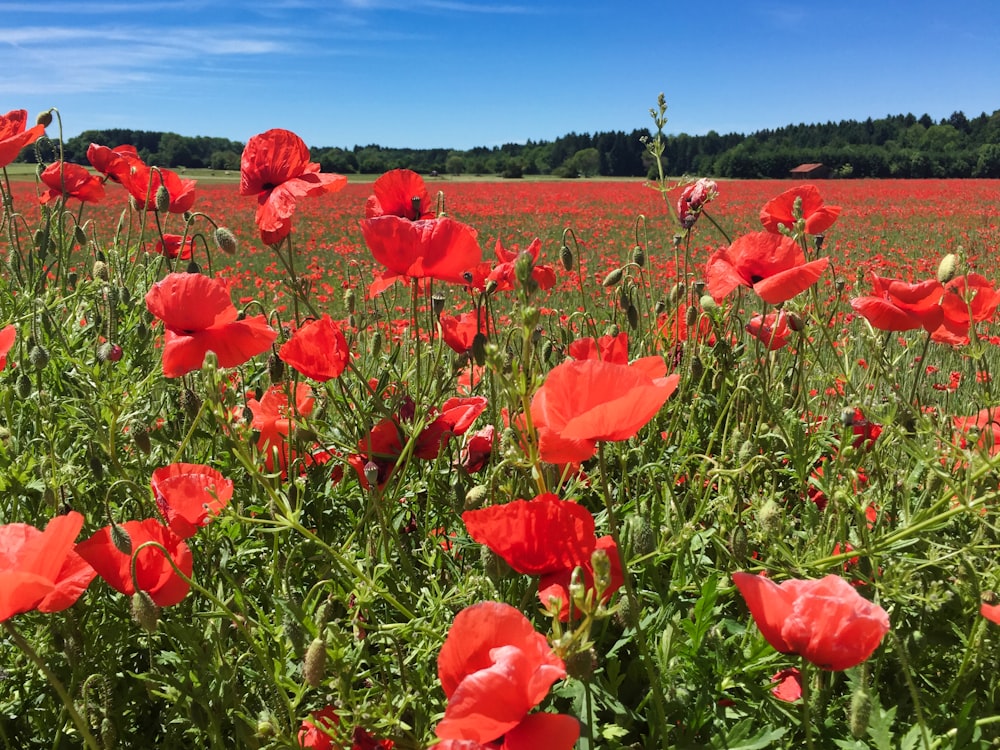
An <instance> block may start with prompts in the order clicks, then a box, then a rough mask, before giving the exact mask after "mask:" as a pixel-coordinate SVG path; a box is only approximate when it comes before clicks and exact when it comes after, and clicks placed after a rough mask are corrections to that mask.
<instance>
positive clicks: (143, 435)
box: [129, 422, 153, 456]
mask: <svg viewBox="0 0 1000 750" xmlns="http://www.w3.org/2000/svg"><path fill="white" fill-rule="evenodd" d="M129 434H130V435H131V436H132V442H133V443H134V444H135V447H136V448H138V449H139V452H140V453H142V454H143V455H146V456H148V455H149V452H150V450H152V448H153V446H152V445H151V444H150V442H149V427H148V426H147V425H144V424H141V423H139V422H133V423H132V424H131V426H130V427H129Z"/></svg>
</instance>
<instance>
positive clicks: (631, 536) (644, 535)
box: [591, 516, 656, 564]
mask: <svg viewBox="0 0 1000 750" xmlns="http://www.w3.org/2000/svg"><path fill="white" fill-rule="evenodd" d="M627 523H628V525H627V526H626V527H625V528H626V531H627V534H628V536H627V539H628V546H629V548H630V550H631V552H632V555H634V556H635V557H644V556H645V555H648V554H650V553H652V552H653V551H654V550H655V549H656V535H655V534H653V527H652V526H651V525H650V523H649V521H647V520H646V519H645V518H643V517H642V516H630V517H629V519H628V522H627ZM591 564H593V563H591Z"/></svg>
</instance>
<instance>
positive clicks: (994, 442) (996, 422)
mask: <svg viewBox="0 0 1000 750" xmlns="http://www.w3.org/2000/svg"><path fill="white" fill-rule="evenodd" d="M951 421H952V424H953V425H955V429H957V430H959V431H960V432H961V433H963V435H958V436H957V439H956V441H955V442H956V444H957V445H959V446H960V447H962V448H965V447H966V446H967V441H966V439H965V437H964V435H965V434H970V433H971V434H972V435H973V436H978V437H977V438H976V447H977V448H978V449H980V450H985V451H986V453H987V455H990V456H995V455H997V454H998V453H1000V407H997V406H992V407H986V408H984V409H980V410H979V411H978V412H977V413H976V414H973V415H972V416H971V417H952V419H951Z"/></svg>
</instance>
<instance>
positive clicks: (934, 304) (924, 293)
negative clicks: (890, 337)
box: [851, 273, 944, 331]
mask: <svg viewBox="0 0 1000 750" xmlns="http://www.w3.org/2000/svg"><path fill="white" fill-rule="evenodd" d="M871 278H872V287H873V292H874V293H873V294H871V295H868V296H865V297H855V298H854V299H852V300H851V307H853V308H854V310H855V311H856V312H857V313H858V314H860V315H862V316H863V317H864V318H865V320H867V321H868V322H869V323H871V325H872V327H873V328H877V329H878V330H880V331H910V330H913V329H915V328H923V329H924V330H926V331H935V330H937V329H938V328H939V327H940V326H941V321H942V320H943V318H944V310H943V309H942V308H941V298H942V297H943V296H944V287H943V286H942V285H941V283H940V282H939V281H938V280H937V279H926V280H924V281H920V282H917V283H908V282H905V281H899V280H897V279H888V278H884V277H882V276H879V275H878V274H875V273H872V275H871Z"/></svg>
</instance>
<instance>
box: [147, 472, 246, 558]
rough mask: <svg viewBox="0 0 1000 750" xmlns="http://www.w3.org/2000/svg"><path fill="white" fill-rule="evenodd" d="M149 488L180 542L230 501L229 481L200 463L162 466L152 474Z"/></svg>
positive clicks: (230, 483) (231, 485) (230, 485)
mask: <svg viewBox="0 0 1000 750" xmlns="http://www.w3.org/2000/svg"><path fill="white" fill-rule="evenodd" d="M150 486H151V487H152V490H153V497H154V498H155V500H156V507H158V508H159V509H160V513H161V514H162V515H163V517H164V518H165V519H166V520H167V524H168V525H169V526H170V529H171V531H173V532H174V533H175V534H177V536H179V537H180V538H181V539H187V538H189V537H192V536H194V535H195V534H196V533H198V529H200V528H201V527H202V526H204V525H206V524H207V523H208V522H209V521H210V520H211V519H212V518H214V517H215V516H217V515H218V514H219V511H221V510H222V509H223V508H225V507H226V506H227V505H229V501H230V500H232V498H233V482H232V480H230V479H226V478H225V477H224V476H222V474H220V473H219V472H218V471H216V470H215V469H213V468H212V467H210V466H204V465H202V464H184V463H178V464H170V465H169V466H163V467H161V468H159V469H156V470H155V471H154V472H153V476H152V478H151V479H150Z"/></svg>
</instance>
